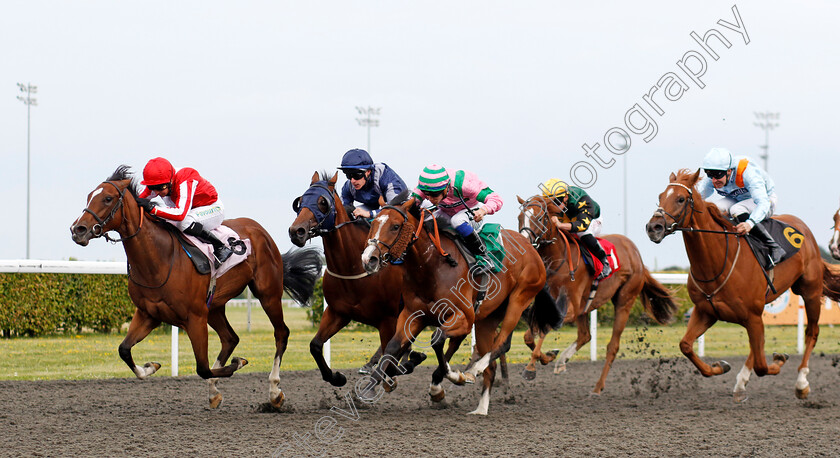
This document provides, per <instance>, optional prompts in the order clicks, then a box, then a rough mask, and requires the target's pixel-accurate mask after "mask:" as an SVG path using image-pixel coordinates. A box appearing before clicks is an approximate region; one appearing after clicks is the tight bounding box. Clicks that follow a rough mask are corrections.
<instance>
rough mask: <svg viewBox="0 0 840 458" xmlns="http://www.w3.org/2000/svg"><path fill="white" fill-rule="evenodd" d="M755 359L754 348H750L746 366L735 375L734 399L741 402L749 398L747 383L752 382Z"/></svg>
mask: <svg viewBox="0 0 840 458" xmlns="http://www.w3.org/2000/svg"><path fill="white" fill-rule="evenodd" d="M754 359H755V356H754V355H753V352H752V350H750V355H749V356H747V360H746V361H745V362H744V366H743V367H741V370H740V371H738V375H737V376H735V388H734V389H733V390H732V399H733V400H734V401H735V402H738V403H741V402H744V401H746V400H747V383H749V382H750V374H751V373H752V368H753V364H754V363H753V361H754Z"/></svg>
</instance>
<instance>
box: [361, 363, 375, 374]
mask: <svg viewBox="0 0 840 458" xmlns="http://www.w3.org/2000/svg"><path fill="white" fill-rule="evenodd" d="M372 372H373V366H368V365H365V366H362V367H360V368H359V373H360V374H362V375H370V374H371V373H372Z"/></svg>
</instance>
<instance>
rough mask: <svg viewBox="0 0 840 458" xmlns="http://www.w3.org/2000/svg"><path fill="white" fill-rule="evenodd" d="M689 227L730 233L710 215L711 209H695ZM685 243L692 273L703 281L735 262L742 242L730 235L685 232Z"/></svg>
mask: <svg viewBox="0 0 840 458" xmlns="http://www.w3.org/2000/svg"><path fill="white" fill-rule="evenodd" d="M691 219H692V220H691V224H690V225H689V227H691V228H694V229H702V230H710V231H728V230H727V228H725V227H723V226H722V225H721V224H720V223H718V222H716V221H715V220H714V218H712V216H711V215H710V214H709V208H708V207H705V208H699V209H697V208H696V209H695V211H694V212H693V214H692V216H691ZM683 242H684V243H685V251H686V253H687V254H688V262H689V264H690V265H691V269H692V273H693V274H694V275H695V276H696V277H698V278H702V279H710V278H712V277H714V276H715V275H718V274H719V273H720V272H721V271H722V270H725V268H726V266H727V265H729V264H730V263H731V262H732V261H733V260H734V254H731V255H730V254H728V253H727V251H732V252H733V253H734V251H733V250H737V247H738V244H739V243H741V240H740V239H739V238H737V237H735V236H732V235H729V234H718V233H709V232H687V231H683Z"/></svg>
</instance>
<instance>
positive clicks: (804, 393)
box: [796, 386, 811, 399]
mask: <svg viewBox="0 0 840 458" xmlns="http://www.w3.org/2000/svg"><path fill="white" fill-rule="evenodd" d="M809 394H811V387H810V386H806V387H805V388H803V389H801V390H800V389H799V388H797V389H796V397H797V398H798V399H808V395H809Z"/></svg>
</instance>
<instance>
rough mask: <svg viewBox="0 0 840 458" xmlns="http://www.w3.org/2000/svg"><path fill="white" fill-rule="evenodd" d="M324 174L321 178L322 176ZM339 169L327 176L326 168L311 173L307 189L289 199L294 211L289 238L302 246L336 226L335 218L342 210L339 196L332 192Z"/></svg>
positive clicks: (337, 217)
mask: <svg viewBox="0 0 840 458" xmlns="http://www.w3.org/2000/svg"><path fill="white" fill-rule="evenodd" d="M322 176H323V178H322ZM337 180H338V172H336V173H335V174H334V175H333V176H332V178H330V179H327V174H326V172H322V174H321V175H319V174H318V172H315V174H313V175H312V181H311V182H310V183H309V189H307V190H306V192H304V193H303V195H301V196H300V197H298V198H296V199H295V200H294V202H292V209H293V210H294V211H295V213H297V218H295V220H294V222H292V225H291V226H289V239H291V241H292V243H294V244H295V245H297V246H299V247H302V246H303V245H304V244H305V243H306V241H307V240H310V239H312V238H315V237H318V236H319V235H321V234H323V233H326V232H330V231H332V230H333V229H335V225H336V219H340V217H339V215H341V214H343V213H344V206H343V205H342V203H341V199H339V198H338V195H337V194H336V193H335V182H336V181H337Z"/></svg>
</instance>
